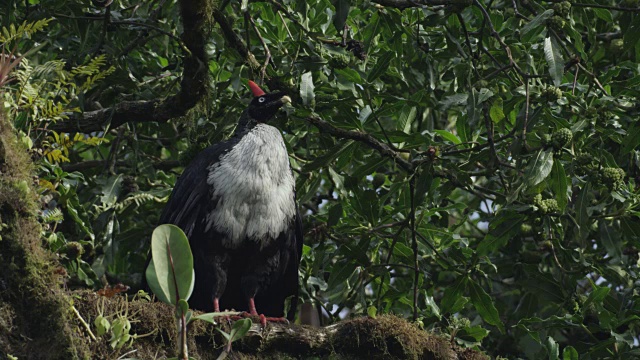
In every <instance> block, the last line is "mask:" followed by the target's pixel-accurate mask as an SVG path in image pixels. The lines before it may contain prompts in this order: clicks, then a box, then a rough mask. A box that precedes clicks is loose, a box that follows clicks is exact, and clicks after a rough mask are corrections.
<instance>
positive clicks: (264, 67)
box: [246, 12, 275, 82]
mask: <svg viewBox="0 0 640 360" xmlns="http://www.w3.org/2000/svg"><path fill="white" fill-rule="evenodd" d="M246 16H247V17H248V18H249V22H250V23H251V26H252V27H253V31H255V32H256V35H258V39H260V43H262V48H263V49H264V57H265V60H264V65H262V67H261V68H260V82H264V76H265V74H266V72H267V66H269V62H271V66H273V68H274V69H275V65H274V63H273V59H272V58H271V51H269V47H268V46H267V43H266V42H265V41H264V38H263V37H262V35H260V30H258V26H256V22H255V21H254V20H253V17H252V16H251V15H250V14H249V12H246Z"/></svg>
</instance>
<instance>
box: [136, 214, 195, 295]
mask: <svg viewBox="0 0 640 360" xmlns="http://www.w3.org/2000/svg"><path fill="white" fill-rule="evenodd" d="M151 254H152V257H151V263H149V267H148V268H147V271H146V277H147V282H148V284H149V287H150V288H151V291H153V293H154V294H156V296H158V298H159V299H160V300H161V301H163V302H165V303H168V304H171V305H174V306H175V305H177V303H178V301H179V300H180V299H184V300H188V299H189V297H190V296H191V292H192V291H193V285H194V279H195V274H194V271H193V256H192V255H191V249H190V247H189V240H187V237H186V235H185V234H184V232H183V231H182V229H180V228H179V227H177V226H175V225H170V224H163V225H160V226H158V227H157V228H156V229H155V230H154V231H153V234H152V236H151Z"/></svg>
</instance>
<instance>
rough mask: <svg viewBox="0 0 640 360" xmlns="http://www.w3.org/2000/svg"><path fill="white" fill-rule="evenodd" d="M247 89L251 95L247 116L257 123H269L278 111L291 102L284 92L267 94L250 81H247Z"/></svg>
mask: <svg viewBox="0 0 640 360" xmlns="http://www.w3.org/2000/svg"><path fill="white" fill-rule="evenodd" d="M249 88H250V89H251V92H252V93H253V99H252V100H251V103H250V104H249V116H250V117H251V118H253V119H254V120H256V121H257V122H259V123H264V122H267V121H269V119H271V118H272V117H273V115H275V114H276V112H277V111H278V109H280V108H281V107H282V106H283V105H284V104H286V103H290V102H291V98H290V97H289V96H287V95H286V94H285V93H284V92H274V93H270V94H267V93H265V92H264V91H263V90H262V89H260V87H259V86H258V84H256V83H254V82H253V81H251V80H249Z"/></svg>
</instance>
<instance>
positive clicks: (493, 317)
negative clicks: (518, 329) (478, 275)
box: [468, 281, 504, 333]
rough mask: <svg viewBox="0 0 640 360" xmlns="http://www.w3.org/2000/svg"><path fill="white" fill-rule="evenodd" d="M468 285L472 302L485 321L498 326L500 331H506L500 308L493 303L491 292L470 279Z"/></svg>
mask: <svg viewBox="0 0 640 360" xmlns="http://www.w3.org/2000/svg"><path fill="white" fill-rule="evenodd" d="M468 285H469V295H470V297H471V303H472V304H473V306H474V307H475V308H476V310H477V311H478V314H480V316H481V317H482V319H483V320H484V321H486V322H487V323H489V324H491V325H494V326H497V327H498V329H500V332H501V333H504V324H502V321H501V320H500V315H498V310H497V309H496V307H495V305H494V304H493V300H491V297H490V296H489V294H487V293H486V292H485V291H484V289H483V288H482V287H481V286H480V285H478V284H476V283H475V282H474V281H469V282H468Z"/></svg>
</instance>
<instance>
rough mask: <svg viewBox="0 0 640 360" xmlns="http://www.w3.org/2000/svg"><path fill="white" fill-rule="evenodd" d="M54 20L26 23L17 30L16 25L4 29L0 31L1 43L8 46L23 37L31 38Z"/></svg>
mask: <svg viewBox="0 0 640 360" xmlns="http://www.w3.org/2000/svg"><path fill="white" fill-rule="evenodd" d="M51 20H53V19H40V20H37V21H35V22H27V21H24V22H23V23H22V24H20V26H18V27H17V28H16V26H15V25H14V24H11V25H9V27H8V28H7V27H2V31H0V43H2V44H3V45H5V44H7V43H8V42H11V41H13V40H16V39H20V38H23V37H26V38H31V36H32V35H33V34H35V33H37V32H38V31H41V30H42V29H44V28H46V27H47V25H49V23H50V22H51Z"/></svg>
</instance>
